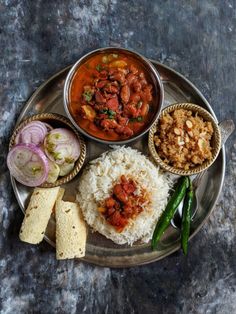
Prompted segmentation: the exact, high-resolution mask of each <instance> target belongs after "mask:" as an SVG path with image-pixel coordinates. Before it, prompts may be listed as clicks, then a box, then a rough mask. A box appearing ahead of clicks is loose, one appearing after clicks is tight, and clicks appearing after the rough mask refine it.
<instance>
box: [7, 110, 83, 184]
mask: <svg viewBox="0 0 236 314" xmlns="http://www.w3.org/2000/svg"><path fill="white" fill-rule="evenodd" d="M85 156H86V145H85V143H84V140H83V138H82V137H81V136H80V135H79V133H78V132H77V130H76V129H75V128H74V126H73V125H72V124H71V122H70V121H69V120H68V119H67V118H66V117H64V116H62V115H59V114H55V113H41V114H36V115H33V116H31V117H29V118H27V119H26V120H24V121H23V122H22V123H20V125H19V126H17V127H16V129H15V130H14V133H13V134H12V137H11V139H10V144H9V153H8V156H7V166H8V169H9V171H10V174H11V175H12V176H13V177H14V178H15V179H16V181H18V182H20V183H21V184H23V185H26V186H30V187H36V186H40V187H45V188H47V187H49V188H50V187H55V186H59V185H62V184H65V183H67V182H69V181H71V180H72V179H73V178H74V177H75V176H76V175H77V174H78V172H79V171H80V169H81V168H82V166H83V163H84V160H85Z"/></svg>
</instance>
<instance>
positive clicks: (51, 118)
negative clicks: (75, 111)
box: [9, 113, 86, 188]
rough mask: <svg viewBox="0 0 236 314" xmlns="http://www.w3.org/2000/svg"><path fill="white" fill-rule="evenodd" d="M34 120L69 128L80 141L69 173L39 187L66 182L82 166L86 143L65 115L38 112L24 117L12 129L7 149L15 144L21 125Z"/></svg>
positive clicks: (56, 126)
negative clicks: (77, 153) (77, 156)
mask: <svg viewBox="0 0 236 314" xmlns="http://www.w3.org/2000/svg"><path fill="white" fill-rule="evenodd" d="M36 120H37V121H42V122H45V123H49V124H50V125H51V126H52V127H54V128H60V127H61V128H66V129H70V130H71V131H73V133H74V134H75V135H76V137H77V139H78V141H79V143H80V156H79V158H78V159H77V161H76V162H75V166H74V168H73V170H72V171H71V172H70V173H68V174H67V175H65V176H63V177H60V178H59V179H58V180H57V181H56V182H54V183H47V182H45V183H43V184H41V185H40V187H42V188H53V187H55V186H59V185H62V184H65V183H68V182H69V181H71V180H72V179H73V178H74V177H75V176H76V175H77V174H78V172H79V171H80V169H81V168H82V166H83V163H84V161H85V157H86V145H85V142H84V140H83V138H82V137H81V136H80V134H79V133H78V132H77V130H76V129H75V128H74V126H73V125H72V124H71V122H70V121H69V120H68V119H67V118H66V117H64V116H62V115H60V114H56V113H40V114H36V115H33V116H31V117H29V118H27V119H25V120H24V121H23V122H21V123H20V124H19V126H17V127H16V129H15V130H14V132H13V134H12V136H11V139H10V143H9V150H10V149H11V148H12V147H13V146H14V145H15V140H16V136H17V134H18V132H19V131H20V130H21V129H22V128H23V127H25V126H26V125H27V124H28V123H29V122H32V121H36Z"/></svg>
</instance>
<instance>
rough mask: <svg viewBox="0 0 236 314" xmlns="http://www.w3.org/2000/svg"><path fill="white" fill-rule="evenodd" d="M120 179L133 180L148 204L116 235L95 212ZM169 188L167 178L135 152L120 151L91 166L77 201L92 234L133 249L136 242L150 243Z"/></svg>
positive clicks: (80, 186) (86, 170)
mask: <svg viewBox="0 0 236 314" xmlns="http://www.w3.org/2000/svg"><path fill="white" fill-rule="evenodd" d="M121 175H125V176H127V177H131V178H133V179H134V180H135V181H136V182H137V183H138V185H139V186H141V187H143V188H144V189H145V190H147V191H148V192H149V195H150V202H149V203H148V204H147V206H146V208H144V210H143V211H142V212H141V213H140V214H139V215H138V216H137V217H136V218H134V219H130V220H129V223H128V225H127V226H126V227H125V228H124V229H123V231H122V232H120V233H119V232H117V231H116V230H115V228H114V227H113V226H111V225H109V224H108V223H107V222H106V220H105V218H104V216H103V215H102V214H100V213H99V211H98V210H97V208H98V207H99V205H100V204H101V202H103V201H104V200H105V199H106V198H107V197H109V196H110V194H111V191H112V188H113V186H114V184H115V183H116V182H117V181H119V179H120V177H121ZM169 188H170V181H169V180H168V178H167V177H166V175H165V174H161V173H160V172H159V169H158V168H157V167H156V166H154V165H153V164H152V162H151V161H150V160H149V159H147V158H146V157H145V156H144V155H142V154H141V153H140V152H138V151H137V150H135V149H132V148H130V147H120V148H118V149H115V150H112V151H109V152H106V153H104V154H102V155H101V156H100V157H99V158H97V159H95V160H93V161H92V162H90V165H89V166H88V167H87V168H86V169H85V170H84V172H83V174H82V176H81V180H80V184H79V186H78V194H77V201H78V202H79V205H80V207H81V210H82V212H83V215H84V218H85V220H86V221H87V223H88V224H89V225H90V226H91V227H92V228H93V230H94V231H98V232H99V233H101V234H102V235H104V236H105V237H107V238H108V239H111V240H112V241H114V242H115V243H117V244H125V243H128V244H130V245H132V244H133V243H134V242H135V241H137V240H142V241H143V242H148V241H149V240H150V239H151V237H152V233H153V231H154V228H155V225H156V223H157V220H158V218H159V217H160V215H161V213H162V211H163V210H164V208H165V206H166V203H167V198H168V193H169Z"/></svg>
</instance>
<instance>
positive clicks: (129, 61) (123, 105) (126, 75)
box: [70, 53, 154, 141]
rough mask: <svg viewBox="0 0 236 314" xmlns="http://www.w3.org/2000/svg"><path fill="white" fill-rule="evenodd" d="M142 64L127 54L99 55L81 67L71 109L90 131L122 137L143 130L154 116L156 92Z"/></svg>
mask: <svg viewBox="0 0 236 314" xmlns="http://www.w3.org/2000/svg"><path fill="white" fill-rule="evenodd" d="M149 81H150V79H149V77H148V74H147V73H145V71H144V69H143V68H142V65H141V64H140V63H139V62H138V61H137V60H135V59H134V58H132V57H130V56H129V57H127V56H126V55H125V54H119V55H118V54H105V53H101V54H97V55H95V56H93V57H91V58H90V59H89V60H88V61H86V62H85V63H84V64H83V65H81V66H80V68H79V69H78V71H77V72H76V74H75V76H74V77H73V80H72V83H71V89H70V103H71V105H70V111H71V113H72V115H73V117H74V119H75V120H76V122H77V123H78V125H79V126H80V127H81V128H83V129H84V130H85V131H86V132H88V133H89V134H91V135H93V136H95V137H98V138H101V139H104V140H113V141H116V140H122V139H127V138H130V137H132V136H134V135H135V134H137V133H140V132H141V131H142V130H143V129H144V128H145V126H146V124H147V123H148V122H149V121H150V119H151V118H152V115H153V111H154V110H153V91H152V89H153V88H152V85H151V84H150V83H149Z"/></svg>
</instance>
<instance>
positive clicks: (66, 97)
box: [63, 47, 164, 145]
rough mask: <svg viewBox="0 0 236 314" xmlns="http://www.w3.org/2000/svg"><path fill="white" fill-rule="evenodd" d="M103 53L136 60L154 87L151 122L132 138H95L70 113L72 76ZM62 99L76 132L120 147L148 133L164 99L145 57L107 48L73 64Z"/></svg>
mask: <svg viewBox="0 0 236 314" xmlns="http://www.w3.org/2000/svg"><path fill="white" fill-rule="evenodd" d="M103 53H107V54H110V53H114V54H119V53H123V54H125V55H127V56H131V57H132V58H134V59H136V60H137V61H138V62H139V63H141V64H142V66H143V67H144V69H145V70H146V71H147V72H148V73H149V75H150V77H151V80H152V84H153V86H154V90H155V95H157V99H156V100H155V112H154V114H153V117H152V120H151V121H150V122H149V124H148V125H147V126H146V128H145V129H144V130H143V131H142V132H140V133H139V134H137V135H135V136H133V137H130V138H127V139H125V140H120V141H109V140H103V139H100V138H98V137H95V136H93V135H91V134H89V133H88V132H86V131H85V130H84V129H83V128H81V127H80V126H79V125H78V123H77V122H76V121H75V119H74V117H73V115H72V113H71V112H70V88H71V83H72V80H73V77H74V75H75V74H76V72H77V70H78V69H79V67H80V66H81V65H82V64H84V63H85V62H86V61H87V60H88V59H90V58H91V57H93V56H95V55H97V54H103ZM63 98H64V108H65V111H66V114H67V116H68V118H69V119H70V121H71V122H72V123H73V125H74V126H75V127H76V128H77V130H79V131H80V132H81V133H82V134H84V135H85V136H87V137H88V138H90V139H92V140H94V141H97V142H99V143H103V144H119V145H120V144H127V143H129V142H132V141H135V140H136V139H138V138H140V137H141V136H143V135H144V134H145V133H147V132H148V131H149V129H150V128H151V127H152V126H153V124H154V123H155V121H156V120H157V118H158V116H159V114H160V112H161V108H162V104H163V99H164V88H163V85H162V81H161V78H160V76H159V74H158V72H157V70H156V68H155V67H154V66H153V65H152V63H151V62H150V61H149V60H148V59H146V58H145V57H143V56H141V55H140V54H138V53H136V52H133V51H131V50H128V49H124V48H116V47H107V48H100V49H97V50H94V51H91V52H89V53H88V54H86V55H85V56H83V57H82V58H80V59H79V60H78V61H77V62H76V63H75V64H74V66H73V67H72V68H71V70H70V72H69V73H68V75H67V77H66V81H65V85H64V97H63Z"/></svg>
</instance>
